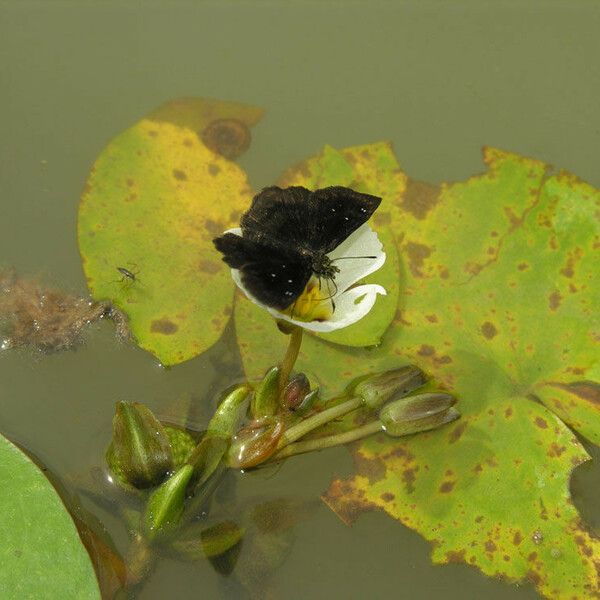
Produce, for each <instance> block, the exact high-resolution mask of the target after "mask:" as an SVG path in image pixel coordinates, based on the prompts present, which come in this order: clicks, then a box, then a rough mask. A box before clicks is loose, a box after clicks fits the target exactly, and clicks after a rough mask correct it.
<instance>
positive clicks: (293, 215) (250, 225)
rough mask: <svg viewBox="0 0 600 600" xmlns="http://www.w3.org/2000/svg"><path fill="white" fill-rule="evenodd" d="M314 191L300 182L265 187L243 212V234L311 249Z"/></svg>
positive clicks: (275, 244)
mask: <svg viewBox="0 0 600 600" xmlns="http://www.w3.org/2000/svg"><path fill="white" fill-rule="evenodd" d="M311 195H312V192H311V191H310V190H307V189H306V188H304V187H301V186H293V187H289V188H285V189H282V188H279V187H277V186H272V187H268V188H265V189H264V190H263V191H262V192H260V193H259V194H257V195H256V196H255V197H254V200H252V206H251V207H250V208H249V209H248V211H247V212H246V213H244V215H243V216H242V219H241V221H240V226H241V228H242V232H243V234H244V237H245V238H249V239H251V240H254V241H257V242H259V243H262V244H268V245H269V246H275V247H277V248H283V249H285V248H295V249H296V250H297V251H299V252H302V251H303V250H308V247H307V242H308V232H309V230H310V198H311Z"/></svg>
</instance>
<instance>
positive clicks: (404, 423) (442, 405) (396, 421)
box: [379, 393, 460, 437]
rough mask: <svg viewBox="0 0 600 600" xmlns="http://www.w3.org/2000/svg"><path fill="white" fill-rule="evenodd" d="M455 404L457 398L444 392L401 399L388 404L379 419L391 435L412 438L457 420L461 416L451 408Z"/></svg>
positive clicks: (380, 413)
mask: <svg viewBox="0 0 600 600" xmlns="http://www.w3.org/2000/svg"><path fill="white" fill-rule="evenodd" d="M455 403H456V398H454V397H453V396H451V395H450V394H442V393H432V394H420V395H418V396H410V397H409V398H400V399H399V400H396V401H395V402H390V403H389V404H386V405H385V406H384V407H383V408H382V409H381V411H380V412H379V419H380V421H381V423H382V425H383V429H384V431H385V432H386V433H387V434H388V435H391V436H394V437H397V436H402V435H409V434H411V433H417V432H419V431H427V430H428V429H435V428H436V427H440V426H441V425H445V424H446V423H450V421H454V420H455V419H458V417H459V416H460V413H459V412H458V411H457V410H456V409H454V408H452V406H453V405H454V404H455Z"/></svg>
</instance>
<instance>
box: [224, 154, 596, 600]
mask: <svg viewBox="0 0 600 600" xmlns="http://www.w3.org/2000/svg"><path fill="white" fill-rule="evenodd" d="M340 157H342V158H344V159H345V160H346V162H347V163H348V165H349V166H350V167H351V169H348V168H347V167H346V166H344V164H343V162H342V161H341V160H340ZM484 160H485V163H486V165H487V170H486V171H485V172H484V173H483V174H481V175H477V176H474V177H472V178H470V179H469V180H467V181H465V182H459V183H452V184H441V185H440V186H427V185H425V184H414V183H412V182H411V180H410V179H409V178H408V177H406V175H404V174H403V173H402V172H401V171H400V169H399V166H398V163H397V162H396V159H395V157H394V155H393V153H392V151H391V149H390V148H389V145H386V144H373V145H370V146H363V147H358V148H350V149H346V150H340V151H338V152H337V154H336V151H334V150H333V149H327V150H326V152H324V153H323V154H322V155H321V157H317V158H314V159H309V160H308V161H306V163H304V164H303V165H301V166H300V167H298V168H296V169H295V170H293V171H291V172H289V173H288V174H286V176H285V177H284V179H283V181H284V182H285V183H286V184H293V183H299V182H301V181H304V180H305V179H303V178H306V177H314V178H316V179H315V180H318V181H325V180H326V179H325V178H324V174H323V173H324V172H326V171H327V169H328V168H332V169H333V168H335V171H336V172H337V173H339V176H340V183H341V184H343V185H350V186H352V187H356V189H359V190H364V191H371V193H378V194H379V195H382V196H383V202H382V204H381V208H380V210H381V217H380V218H382V219H383V220H384V221H385V225H386V227H388V228H389V229H390V230H391V231H392V232H393V234H394V236H395V239H396V243H397V247H398V251H399V256H400V269H399V272H400V281H399V283H400V294H399V300H398V306H397V311H396V315H395V318H394V321H393V323H392V325H391V327H390V328H389V329H388V330H387V331H386V332H385V334H384V336H383V339H382V343H381V344H380V345H379V346H378V347H376V348H370V349H358V348H344V347H340V346H338V345H335V344H329V343H326V342H324V341H320V340H318V339H317V338H315V337H307V338H306V339H305V342H304V344H303V347H302V350H301V353H300V358H299V361H298V365H297V366H298V369H299V370H302V371H306V372H308V373H311V374H312V375H314V376H315V378H316V379H317V380H318V381H319V383H320V384H321V386H322V388H323V393H324V395H325V394H330V395H331V394H335V393H338V392H340V391H341V390H342V389H343V388H344V387H345V386H346V385H347V384H348V383H349V381H350V380H352V379H353V378H354V377H357V376H359V375H362V374H364V373H366V372H369V371H377V370H383V369H386V368H391V367H393V366H398V365H400V364H406V363H414V364H417V365H418V366H419V367H421V368H422V369H424V370H425V371H426V372H428V373H429V374H430V375H431V376H432V379H433V381H434V383H435V384H436V385H437V386H439V387H441V388H444V389H447V390H449V391H451V392H452V393H454V394H456V396H457V397H458V398H459V404H458V405H457V407H458V408H459V410H460V412H461V413H462V415H463V417H462V419H461V421H459V422H458V423H456V424H453V425H450V426H448V427H447V428H446V429H442V430H439V431H433V432H429V433H424V434H420V435H418V436H413V437H410V438H407V439H405V440H403V441H399V440H390V439H389V438H385V437H383V436H377V437H374V438H370V439H368V440H366V441H365V442H363V443H361V444H356V445H354V446H353V449H354V454H355V456H356V457H357V460H356V468H357V475H356V476H355V477H353V478H350V479H347V480H336V481H335V482H334V483H333V484H332V487H331V488H330V490H329V491H328V492H327V493H326V495H325V498H326V501H327V502H328V504H329V505H330V506H331V507H332V508H333V509H334V510H335V511H336V512H337V513H338V514H339V515H340V516H341V517H342V518H343V519H345V520H351V519H352V518H354V517H355V516H356V515H357V514H360V512H362V511H364V510H369V509H373V508H380V509H383V510H385V511H387V512H388V513H389V514H390V515H392V516H393V517H394V518H397V519H398V520H400V521H402V522H403V523H404V524H406V525H407V526H409V527H411V528H413V529H415V530H416V531H418V532H420V533H421V534H422V535H423V536H424V537H425V538H427V539H429V540H431V541H433V542H434V546H433V547H434V550H433V557H434V560H435V561H436V562H440V563H441V562H450V561H458V560H460V561H464V562H467V563H468V564H472V565H474V566H476V567H477V568H479V569H480V570H481V571H482V572H484V573H487V574H490V575H498V574H502V575H504V576H505V577H507V578H508V579H509V580H513V581H517V580H525V579H529V580H530V581H531V582H533V583H534V585H536V587H537V588H538V590H539V591H540V593H542V594H543V595H544V596H547V597H551V598H563V597H568V598H571V597H575V598H588V597H593V596H594V595H595V594H598V593H599V590H598V577H597V571H596V565H600V546H599V543H598V540H597V539H596V537H595V536H594V535H593V534H592V533H589V532H586V531H585V530H584V528H583V526H582V524H581V520H580V519H579V516H578V514H577V511H576V509H575V508H574V506H573V505H572V503H571V500H570V497H569V488H568V483H569V478H570V474H571V471H572V469H573V468H574V466H575V465H577V464H579V463H581V462H583V461H584V460H586V459H587V455H586V453H585V451H584V450H583V448H582V446H581V445H580V444H579V442H578V441H577V439H576V438H575V437H574V436H573V435H572V433H571V432H570V430H569V429H568V428H567V426H566V425H565V423H567V424H568V425H570V426H571V427H573V428H574V429H576V430H577V431H578V432H580V433H581V434H583V435H585V436H586V437H587V438H588V439H590V440H592V441H594V442H595V443H599V442H600V400H599V393H598V389H599V388H598V383H597V382H598V380H599V379H600V378H599V371H600V368H599V366H598V365H599V362H598V352H597V350H596V346H597V343H598V340H599V339H600V333H599V331H598V317H597V309H596V310H594V308H595V303H596V304H597V298H598V297H600V294H599V291H598V286H599V283H598V281H599V278H598V277H597V275H596V273H597V270H598V269H597V264H598V259H597V252H598V248H599V246H600V244H599V242H598V240H599V239H600V236H599V226H598V218H597V211H598V204H599V201H600V193H599V192H598V191H597V190H595V189H593V188H591V187H590V186H588V185H587V184H585V183H583V182H581V181H579V180H578V179H576V178H575V177H573V176H572V175H569V174H567V173H564V172H558V173H553V172H552V170H551V168H550V167H549V166H548V165H545V164H543V163H541V162H539V161H536V160H532V159H527V158H523V157H520V156H517V155H514V154H510V153H506V152H502V151H500V150H494V149H491V148H486V149H485V151H484ZM327 165H330V167H327ZM370 186H377V187H370ZM374 189H376V190H377V192H374V191H373V190H374ZM378 212H379V211H378ZM374 275H376V274H374ZM595 275H596V276H595ZM374 280H376V278H375V279H374ZM236 331H237V336H238V341H239V344H240V348H241V351H242V357H243V359H244V364H245V367H246V371H247V373H248V374H251V375H253V376H258V375H259V374H260V373H261V372H264V369H265V368H267V367H268V366H269V365H270V364H274V363H275V362H277V361H278V360H279V359H280V357H281V355H282V353H283V349H284V345H285V339H284V336H282V335H281V334H279V333H278V332H277V330H276V328H275V326H274V325H273V324H272V323H271V320H270V319H269V317H268V315H266V314H263V313H262V312H261V311H260V310H258V309H254V308H253V307H250V306H249V303H248V302H245V301H242V302H239V303H238V304H237V306H236ZM537 400H540V401H541V402H542V403H543V404H544V405H545V406H542V405H541V404H539V403H537V402H536V401H537ZM551 411H553V412H551ZM553 413H554V414H553ZM558 417H560V419H562V421H561V420H560V419H559V418H558ZM563 421H564V422H563ZM375 459H377V465H378V468H377V473H379V472H381V471H382V468H381V463H383V465H384V466H385V474H383V475H382V476H381V477H380V478H379V480H377V476H376V474H375V471H373V469H372V468H370V467H369V469H368V471H364V469H366V468H367V467H366V465H372V464H373V463H372V461H373V460H375ZM297 460H301V459H300V458H299V459H297ZM363 471H364V472H363ZM389 494H391V495H393V496H394V500H389ZM578 538H581V539H582V540H583V543H579V542H577V539H578ZM515 540H518V543H516V542H515ZM506 557H508V559H507V558H506Z"/></svg>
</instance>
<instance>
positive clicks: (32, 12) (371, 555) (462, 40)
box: [0, 0, 600, 599]
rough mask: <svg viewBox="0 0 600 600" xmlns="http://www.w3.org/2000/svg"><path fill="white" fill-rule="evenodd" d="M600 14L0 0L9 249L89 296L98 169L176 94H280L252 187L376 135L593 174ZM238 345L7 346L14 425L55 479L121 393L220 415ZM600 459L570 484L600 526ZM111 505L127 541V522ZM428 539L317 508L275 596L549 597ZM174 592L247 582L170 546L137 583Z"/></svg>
mask: <svg viewBox="0 0 600 600" xmlns="http://www.w3.org/2000/svg"><path fill="white" fill-rule="evenodd" d="M599 30H600V4H598V2H595V1H592V2H576V1H572V0H570V1H565V2H548V1H545V2H538V1H535V2H533V1H523V2H472V3H471V2H459V1H450V2H404V3H401V2H396V3H393V2H375V1H371V2H368V3H367V2H325V1H324V2H288V3H282V2H250V1H247V2H218V3H212V2H194V3H183V2H146V3H144V5H143V8H142V4H141V3H133V2H131V3H127V2H120V3H113V2H101V3H99V2H83V1H79V2H62V1H56V2H51V1H45V2H24V1H20V2H18V1H14V2H2V3H0V83H1V85H2V88H1V89H2V94H1V95H0V123H1V129H0V131H1V132H2V141H3V143H2V146H1V148H0V152H1V158H0V171H1V176H0V190H1V192H0V193H1V195H0V207H1V209H2V210H1V213H0V214H1V218H0V263H1V264H3V265H14V266H15V267H17V269H18V270H19V271H20V272H21V273H22V274H28V275H31V274H34V275H37V274H40V275H43V276H45V277H47V278H50V279H51V280H53V281H55V282H57V283H59V284H60V285H64V286H65V287H66V288H67V289H69V290H71V291H73V292H75V293H80V294H83V293H85V283H84V279H83V275H82V271H81V265H80V261H79V256H78V252H77V244H76V232H75V223H76V211H77V203H78V198H79V194H80V192H81V189H82V187H83V183H84V181H85V179H86V176H87V173H88V170H89V167H90V165H91V164H92V162H93V161H94V159H95V157H96V156H97V155H98V153H99V152H100V150H101V149H102V148H103V146H104V145H105V144H106V143H107V142H108V140H110V138H111V137H113V136H114V135H115V134H116V133H118V132H120V131H122V130H123V129H124V128H126V127H127V126H129V125H130V124H132V123H134V122H135V121H137V120H138V119H139V118H140V117H141V116H142V115H144V114H145V113H146V112H147V111H148V110H150V109H152V108H154V107H155V106H157V105H159V104H161V103H162V102H163V101H165V100H168V99H171V98H175V97H178V96H208V97H215V98H220V99H227V100H235V101H240V102H247V103H249V104H254V105H258V106H262V107H264V108H265V109H266V116H265V118H264V120H263V121H262V122H261V123H260V124H259V125H258V126H257V127H256V128H255V129H254V130H253V133H254V140H253V144H252V147H251V150H250V152H249V153H248V154H247V155H245V156H244V157H243V159H242V161H241V162H242V166H243V167H244V168H245V169H246V170H247V172H248V174H249V177H250V179H251V182H252V185H253V187H254V188H255V189H259V188H260V187H261V186H264V185H267V184H270V183H272V182H273V181H274V180H275V179H276V178H277V176H278V175H279V174H280V173H281V171H282V170H283V169H285V168H286V167H288V166H289V165H290V164H293V163H295V162H297V161H298V160H301V159H303V158H304V157H306V156H309V155H311V154H314V153H315V152H316V151H318V150H319V149H320V148H321V147H322V145H323V144H324V143H329V144H331V145H333V146H345V145H353V144H360V143H366V142H370V141H375V140H379V139H391V140H392V141H393V142H394V147H395V151H396V154H397V155H398V157H399V160H400V163H401V165H402V167H403V169H404V170H405V171H406V172H407V173H409V174H410V175H411V176H412V177H414V178H416V179H421V180H424V181H429V182H432V183H436V182H440V181H454V180H461V179H464V178H466V177H468V176H470V175H472V174H475V173H478V172H480V171H482V170H483V165H482V162H481V154H480V148H481V146H482V145H484V144H486V145H492V146H497V147H500V148H503V149H506V150H510V151H514V152H517V153H520V154H523V155H528V156H534V157H536V158H539V159H541V160H543V161H546V162H549V163H552V164H554V165H557V166H560V167H564V168H566V169H568V170H569V171H571V172H573V173H575V174H577V175H578V176H580V177H581V178H583V179H584V180H586V181H588V182H590V183H591V184H593V185H595V186H597V187H598V186H600V171H598V156H600V120H599V119H598V98H599V97H600V67H599V63H598V60H597V57H598V56H600V36H598V31H599ZM227 343H228V342H227V340H225V341H224V342H223V343H222V344H220V345H219V346H217V347H215V348H213V349H212V350H211V351H210V352H209V353H207V354H206V355H204V356H201V357H199V358H197V359H195V360H193V361H190V362H189V363H186V364H184V365H181V366H178V367H176V368H174V369H172V370H168V371H167V370H164V369H162V368H161V367H159V366H158V365H157V363H156V361H155V360H153V359H152V357H151V356H149V355H148V354H146V353H144V352H143V351H141V350H138V349H136V348H135V347H129V346H125V345H122V344H119V343H118V342H117V341H116V340H115V339H114V336H113V330H112V328H111V326H110V324H102V325H100V326H98V327H97V328H95V329H94V330H93V331H91V332H90V334H89V336H88V338H87V343H86V344H85V346H84V347H82V348H81V349H79V350H77V351H75V352H67V353H64V354H60V355H54V356H49V357H46V356H37V355H34V354H32V353H28V352H21V353H14V352H13V353H4V354H3V355H2V356H1V357H0V430H1V431H2V432H3V433H4V434H6V435H8V436H9V437H11V438H12V439H14V440H15V441H18V442H20V443H21V444H23V445H24V446H25V447H26V448H28V449H29V450H31V451H32V452H33V453H35V454H36V455H37V456H38V457H39V458H40V459H41V460H42V461H43V462H45V463H46V464H47V465H48V466H49V467H50V469H51V470H53V471H54V472H56V473H57V474H58V476H59V477H61V478H66V477H67V475H68V474H72V473H80V472H84V471H85V470H86V469H88V468H89V466H90V465H92V464H95V463H97V462H98V461H99V459H100V457H101V456H102V454H103V452H104V449H105V446H106V444H107V441H108V437H109V430H110V423H111V419H112V413H113V408H114V402H115V401H116V400H118V399H128V400H137V401H142V402H145V403H147V404H148V405H150V406H151V407H152V408H153V409H155V410H156V411H157V413H158V414H163V413H165V412H167V413H168V410H169V409H168V408H167V406H168V403H169V402H170V401H171V400H173V399H174V398H176V397H183V396H186V395H191V396H192V397H193V398H194V399H195V400H196V401H197V405H198V406H200V407H201V408H200V409H199V410H198V414H197V419H198V421H199V422H200V423H203V422H206V419H207V416H208V414H209V408H210V402H211V400H212V397H213V394H214V392H215V390H216V389H218V388H219V387H220V386H222V385H223V384H224V383H226V382H229V381H231V380H232V379H235V377H237V376H238V375H239V373H238V372H237V371H236V370H235V369H231V368H230V369H228V370H227V371H226V372H224V368H223V367H222V365H221V362H220V361H221V357H222V355H223V354H224V353H225V351H226V350H227V348H226V346H227ZM202 407H205V409H206V410H204V409H203V408H202ZM596 458H600V457H599V456H598V454H597V453H596ZM597 462H598V461H596V464H597ZM596 464H593V465H590V464H588V465H585V466H584V467H583V468H582V469H579V471H578V472H577V473H576V477H575V481H574V484H573V489H574V494H575V499H576V501H577V503H578V505H579V506H581V510H582V512H583V514H584V515H585V516H586V517H587V518H588V521H590V522H591V524H592V525H595V526H596V527H597V526H598V524H599V523H600V513H599V509H598V508H597V503H596V504H595V499H596V496H597V494H595V493H594V490H597V489H598V485H599V483H600V471H599V469H598V467H597V466H596ZM350 472H351V461H350V458H349V456H348V454H347V453H346V452H345V450H343V449H334V450H329V451H327V452H324V453H320V454H315V455H307V456H303V457H299V458H296V459H293V460H290V461H288V462H286V463H285V464H284V465H283V467H282V468H280V469H279V470H278V471H274V470H263V471H258V472H254V473H249V474H245V475H244V476H241V477H239V478H238V481H237V488H236V494H237V496H238V498H240V500H243V499H244V498H250V497H254V496H256V495H257V494H259V493H260V494H261V495H263V496H264V497H266V498H273V497H277V496H281V495H285V496H291V497H297V498H304V499H307V500H313V499H315V498H318V496H319V494H320V493H321V492H322V491H323V490H325V489H326V488H327V486H328V484H329V481H330V480H331V478H332V476H334V475H343V474H347V473H350ZM99 515H100V517H101V518H102V519H103V520H104V522H105V524H106V526H107V528H108V529H109V531H110V532H111V533H112V534H113V536H114V538H115V541H116V543H117V545H118V546H119V547H120V548H121V549H124V548H125V546H126V534H125V532H124V531H123V530H122V529H121V528H120V527H119V526H118V524H117V522H116V520H115V519H114V518H111V516H110V515H107V514H104V513H102V514H100V513H99ZM243 551H244V550H243V549H242V552H243ZM428 555H429V549H428V544H427V543H426V542H425V541H423V540H422V539H421V538H420V537H419V536H418V535H417V534H415V533H413V532H411V531H410V530H408V529H406V528H404V527H402V526H401V525H399V524H398V523H396V522H393V521H392V520H390V519H389V518H387V517H385V516H384V515H383V514H378V513H373V514H369V515H366V516H364V517H362V518H361V519H360V520H359V521H358V522H357V523H356V525H355V526H354V527H353V528H351V529H348V528H346V527H345V526H343V525H342V524H341V522H340V521H339V520H338V519H337V517H335V516H334V514H333V513H332V512H331V511H329V509H327V508H326V507H325V506H321V507H319V508H317V509H316V510H315V512H314V513H313V514H312V516H311V517H310V518H309V519H308V520H306V521H305V522H303V523H302V524H301V525H300V526H299V527H298V529H297V530H296V541H295V544H294V545H293V547H292V549H291V552H290V554H289V556H288V558H287V560H286V561H285V563H284V564H283V566H282V567H281V568H280V569H279V570H278V571H277V572H276V573H275V575H274V578H273V583H274V590H275V593H274V596H275V597H281V598H321V597H323V598H324V597H331V596H334V597H344V598H366V597H370V598H384V597H410V598H431V597H437V596H442V595H443V596H445V597H450V598H459V597H460V598H480V597H484V596H485V597H488V598H503V599H504V598H520V599H525V598H535V597H537V596H536V593H535V592H534V590H533V588H532V587H531V586H529V585H524V586H521V587H515V586H509V585H507V584H505V583H502V582H500V581H495V580H491V579H487V578H484V577H483V576H482V575H480V574H479V572H478V571H476V570H474V569H470V568H468V567H466V566H463V565H451V566H446V567H433V566H432V565H431V564H430V561H429V558H428ZM167 593H170V594H171V596H172V597H176V598H195V597H198V596H202V597H208V598H213V597H225V598H230V597H243V593H242V592H241V590H240V588H236V587H235V586H233V585H232V584H231V585H230V584H229V582H228V580H224V579H223V578H222V577H221V576H220V575H218V574H216V573H215V572H214V571H213V569H212V568H211V566H210V565H209V564H208V563H199V564H196V565H189V564H185V563H179V562H176V561H174V560H169V559H165V560H163V561H162V562H161V563H160V564H159V566H158V567H157V569H156V571H155V572H154V574H153V575H152V577H151V578H150V580H149V581H148V583H147V585H146V586H145V587H144V588H143V591H142V592H141V593H140V595H139V597H141V598H147V599H154V598H162V597H165V595H166V594H167Z"/></svg>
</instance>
